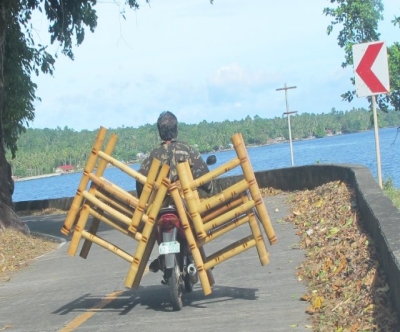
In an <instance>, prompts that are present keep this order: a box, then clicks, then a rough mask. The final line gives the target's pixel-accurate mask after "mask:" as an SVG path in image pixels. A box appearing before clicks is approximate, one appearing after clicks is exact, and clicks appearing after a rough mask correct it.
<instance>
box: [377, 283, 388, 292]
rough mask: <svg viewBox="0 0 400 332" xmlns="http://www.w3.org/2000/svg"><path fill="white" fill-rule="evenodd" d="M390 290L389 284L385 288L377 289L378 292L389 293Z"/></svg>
mask: <svg viewBox="0 0 400 332" xmlns="http://www.w3.org/2000/svg"><path fill="white" fill-rule="evenodd" d="M389 290H390V287H389V285H388V284H386V285H385V287H381V288H378V289H377V292H387V291H389Z"/></svg>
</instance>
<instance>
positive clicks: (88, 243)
mask: <svg viewBox="0 0 400 332" xmlns="http://www.w3.org/2000/svg"><path fill="white" fill-rule="evenodd" d="M99 225H100V220H99V219H97V218H94V219H93V221H92V224H91V225H90V228H89V231H88V233H90V234H93V235H96V234H97V230H98V229H99ZM91 247H92V241H89V240H88V239H85V242H83V245H82V249H81V252H80V254H79V256H80V257H82V258H84V259H86V258H87V256H88V254H89V251H90V248H91Z"/></svg>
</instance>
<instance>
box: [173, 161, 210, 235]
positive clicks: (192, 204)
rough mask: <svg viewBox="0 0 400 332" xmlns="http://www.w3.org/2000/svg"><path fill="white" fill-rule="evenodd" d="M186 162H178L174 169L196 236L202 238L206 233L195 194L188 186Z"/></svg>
mask: <svg viewBox="0 0 400 332" xmlns="http://www.w3.org/2000/svg"><path fill="white" fill-rule="evenodd" d="M186 163H188V162H187V161H186V162H184V163H178V164H177V166H176V169H177V171H178V177H179V181H180V183H181V188H182V191H183V196H184V197H185V200H186V203H187V208H188V210H189V214H190V217H191V218H192V221H193V226H194V229H195V231H196V236H197V238H198V239H204V238H205V237H206V236H207V233H206V232H205V231H204V228H203V220H202V219H201V216H200V213H198V211H197V204H196V196H195V195H194V193H193V190H192V189H191V188H190V181H189V175H188V173H187V171H186V170H187V166H185V164H186Z"/></svg>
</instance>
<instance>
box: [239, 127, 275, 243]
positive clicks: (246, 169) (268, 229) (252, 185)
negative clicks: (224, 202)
mask: <svg viewBox="0 0 400 332" xmlns="http://www.w3.org/2000/svg"><path fill="white" fill-rule="evenodd" d="M232 143H233V145H234V147H235V150H236V153H237V155H238V158H239V160H240V164H241V167H242V170H243V174H244V178H245V179H246V180H247V182H248V183H249V190H250V194H251V197H252V198H253V200H254V202H255V205H256V209H257V212H258V214H259V216H260V219H261V223H262V225H263V227H264V230H265V233H266V234H267V237H268V240H269V243H270V244H275V243H276V242H277V241H278V239H277V237H276V234H275V232H274V229H273V227H272V224H271V220H270V219H269V216H268V212H267V208H266V207H265V204H264V201H263V199H262V196H261V192H260V189H259V188H258V184H257V181H256V179H255V176H254V172H253V167H252V166H251V163H250V159H249V155H248V154H247V150H246V146H245V145H244V140H243V137H242V135H241V134H240V133H237V134H235V135H233V136H232Z"/></svg>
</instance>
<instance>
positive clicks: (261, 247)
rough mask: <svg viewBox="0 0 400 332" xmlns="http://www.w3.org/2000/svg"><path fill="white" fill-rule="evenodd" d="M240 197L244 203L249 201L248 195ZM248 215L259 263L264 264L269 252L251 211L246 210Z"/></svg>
mask: <svg viewBox="0 0 400 332" xmlns="http://www.w3.org/2000/svg"><path fill="white" fill-rule="evenodd" d="M242 199H243V202H244V203H246V202H248V201H249V197H248V196H243V197H242ZM248 217H249V225H250V229H251V233H252V234H253V238H254V240H255V241H256V249H257V253H258V257H259V258H260V263H261V265H262V266H264V265H266V264H269V253H268V251H267V247H266V246H265V242H264V238H263V236H262V234H261V230H260V227H259V225H258V222H257V220H256V218H255V216H254V213H253V211H251V212H248Z"/></svg>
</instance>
